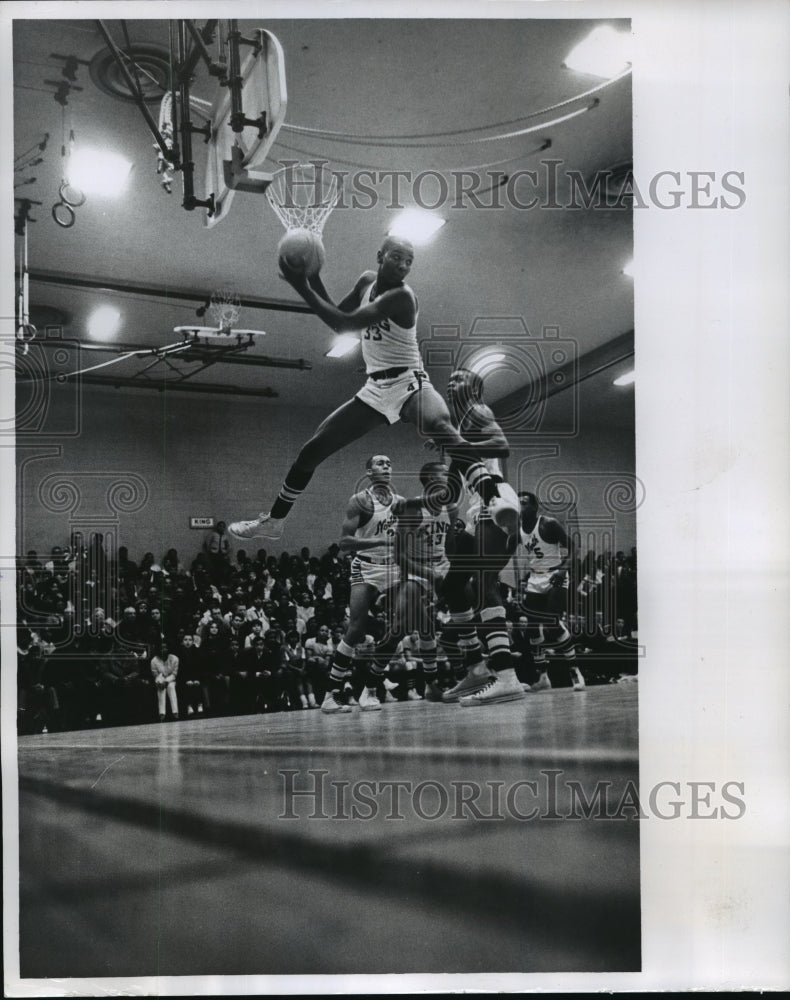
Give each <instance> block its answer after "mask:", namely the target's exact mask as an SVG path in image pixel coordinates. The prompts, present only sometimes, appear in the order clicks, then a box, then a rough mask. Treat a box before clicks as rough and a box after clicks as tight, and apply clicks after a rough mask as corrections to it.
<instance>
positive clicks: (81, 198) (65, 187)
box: [58, 181, 85, 208]
mask: <svg viewBox="0 0 790 1000" xmlns="http://www.w3.org/2000/svg"><path fill="white" fill-rule="evenodd" d="M58 194H59V195H60V200H61V201H62V202H63V204H64V205H70V206H71V207H72V208H79V207H80V205H84V204H85V195H84V193H83V192H82V191H80V189H79V188H78V187H74V185H73V184H69V182H68V181H63V183H62V184H61V185H60V187H59V188H58ZM69 194H71V197H69ZM75 194H76V197H74V195H75Z"/></svg>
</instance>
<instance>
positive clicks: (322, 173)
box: [266, 163, 340, 236]
mask: <svg viewBox="0 0 790 1000" xmlns="http://www.w3.org/2000/svg"><path fill="white" fill-rule="evenodd" d="M339 193H340V192H339V186H338V182H337V175H336V174H333V173H332V171H331V170H327V169H326V166H325V164H322V163H289V164H288V165H287V166H285V167H283V169H282V170H278V171H277V172H276V173H275V174H274V176H273V179H272V182H271V184H270V185H269V186H268V187H267V188H266V200H267V201H268V202H269V204H270V205H271V207H272V210H273V211H274V214H275V215H276V216H277V218H278V219H279V220H280V222H282V224H283V226H285V228H286V229H287V230H292V229H309V230H310V231H311V232H313V233H315V234H316V235H317V236H320V235H321V233H322V232H323V229H324V224H325V223H326V220H327V219H328V218H329V214H330V212H331V211H332V209H333V208H334V207H335V205H336V204H337V199H338V196H339Z"/></svg>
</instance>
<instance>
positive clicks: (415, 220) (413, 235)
mask: <svg viewBox="0 0 790 1000" xmlns="http://www.w3.org/2000/svg"><path fill="white" fill-rule="evenodd" d="M445 222H447V219H443V218H442V217H441V216H440V215H435V214H434V213H433V212H426V211H425V210H424V209H422V208H404V210H403V211H402V212H401V213H400V215H399V216H398V217H397V218H396V219H395V221H394V222H393V223H392V225H391V226H390V229H389V233H388V235H389V236H403V237H404V239H407V240H410V241H411V242H412V243H414V244H415V245H417V246H419V245H420V244H422V243H427V242H428V241H429V240H430V239H431V237H432V236H435V235H436V233H437V232H438V231H439V230H440V229H441V228H442V226H443V225H444V224H445Z"/></svg>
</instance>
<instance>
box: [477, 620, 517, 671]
mask: <svg viewBox="0 0 790 1000" xmlns="http://www.w3.org/2000/svg"><path fill="white" fill-rule="evenodd" d="M480 620H481V621H482V623H483V630H484V636H485V642H486V649H487V650H488V665H489V667H491V669H492V670H496V671H497V672H499V671H500V670H507V668H508V667H512V666H513V661H512V659H511V656H510V636H509V635H508V631H507V618H506V617H505V609H504V608H503V607H494V608H483V610H482V611H481V612H480Z"/></svg>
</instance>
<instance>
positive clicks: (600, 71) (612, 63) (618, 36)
mask: <svg viewBox="0 0 790 1000" xmlns="http://www.w3.org/2000/svg"><path fill="white" fill-rule="evenodd" d="M562 65H563V66H564V67H566V68H567V69H573V70H576V71H577V72H578V73H588V74H589V75H590V76H600V77H603V78H604V79H607V80H608V79H611V78H612V77H613V76H618V75H619V74H620V73H623V72H625V70H627V69H628V67H629V66H630V65H631V35H630V34H629V33H628V32H626V31H615V30H614V28H612V27H611V26H610V25H608V24H602V25H600V26H599V27H598V28H594V29H593V30H592V31H591V32H590V34H589V35H588V36H587V37H586V38H585V39H584V41H583V42H580V43H579V44H578V45H577V46H576V48H575V49H573V51H572V52H570V53H569V54H568V56H567V57H566V59H565V62H564V63H563V64H562Z"/></svg>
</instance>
